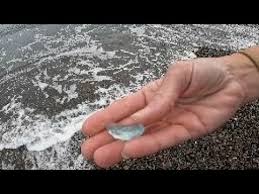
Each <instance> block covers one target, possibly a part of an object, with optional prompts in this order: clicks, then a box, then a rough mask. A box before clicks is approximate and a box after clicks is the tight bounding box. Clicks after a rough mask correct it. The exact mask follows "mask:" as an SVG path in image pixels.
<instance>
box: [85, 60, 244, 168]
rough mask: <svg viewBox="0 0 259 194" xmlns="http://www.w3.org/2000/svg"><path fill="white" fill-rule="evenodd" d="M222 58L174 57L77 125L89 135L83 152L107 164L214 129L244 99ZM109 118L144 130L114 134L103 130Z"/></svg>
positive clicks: (152, 150)
mask: <svg viewBox="0 0 259 194" xmlns="http://www.w3.org/2000/svg"><path fill="white" fill-rule="evenodd" d="M222 63H224V61H223V60H221V58H202V59H195V60H191V61H181V62H177V63H175V64H174V65H172V66H171V67H170V68H169V69H168V71H167V73H166V75H165V76H164V77H162V78H161V79H158V80H156V81H153V82H151V83H149V84H148V85H146V86H144V87H143V88H142V89H141V90H139V91H137V92H136V93H134V94H131V95H129V96H127V97H124V98H122V99H120V100H118V101H116V102H114V103H112V104H111V105H110V106H108V107H107V108H106V109H104V110H102V111H99V112H97V113H95V114H94V115H92V116H91V117H89V118H88V119H87V121H86V122H85V124H84V126H83V128H82V131H83V132H84V134H86V135H90V136H91V137H90V138H89V139H87V140H86V141H85V142H84V143H83V145H82V148H81V149H82V154H83V155H84V156H85V157H86V158H87V159H94V161H95V162H96V164H97V165H99V166H101V167H110V166H112V165H114V164H116V163H118V162H120V161H121V160H122V159H123V158H138V157H142V156H145V155H149V154H153V153H156V152H158V151H160V150H162V149H165V148H168V147H171V146H173V145H176V144H179V143H182V142H183V141H185V140H188V139H191V138H197V137H200V136H202V135H205V134H208V133H209V132H211V131H213V130H215V129H216V128H218V127H219V126H220V125H222V124H223V123H224V122H226V121H227V120H228V119H229V118H230V117H231V116H232V115H233V114H234V112H235V111H236V110H237V109H238V108H239V106H240V105H241V104H242V102H243V100H244V92H243V90H242V87H241V86H240V84H239V82H238V81H237V80H236V79H235V78H234V77H233V76H232V75H231V74H230V73H229V72H228V70H227V69H226V68H225V66H224V65H222ZM111 122H117V123H121V124H134V123H142V124H144V125H145V128H146V131H145V133H144V135H143V136H141V137H138V138H136V139H133V140H131V141H128V142H124V141H120V140H115V139H113V138H112V137H111V136H110V135H109V134H108V132H107V131H106V130H105V126H106V125H107V124H109V123H111Z"/></svg>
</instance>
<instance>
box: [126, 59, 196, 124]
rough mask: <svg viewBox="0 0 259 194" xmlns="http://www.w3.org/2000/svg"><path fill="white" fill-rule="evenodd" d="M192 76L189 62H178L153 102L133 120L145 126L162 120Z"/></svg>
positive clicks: (171, 68) (170, 69)
mask: <svg viewBox="0 0 259 194" xmlns="http://www.w3.org/2000/svg"><path fill="white" fill-rule="evenodd" d="M191 74H192V66H191V65H190V64H189V63H187V62H178V63H176V64H173V65H171V66H170V68H169V69H168V71H167V73H166V74H165V76H164V78H163V81H162V83H161V86H160V88H159V89H158V91H157V92H156V94H155V95H154V97H153V98H152V100H151V101H150V102H149V103H148V104H147V106H146V107H145V108H143V109H141V110H139V111H138V112H136V113H134V114H133V115H131V119H132V120H133V121H135V122H136V123H143V124H144V125H147V124H150V123H153V122H156V121H158V120H161V119H162V118H163V117H164V116H165V115H166V114H167V113H168V112H169V111H170V110H171V109H172V107H173V106H174V105H175V102H176V100H177V99H178V97H179V96H180V95H181V93H182V92H183V91H184V90H185V89H186V88H187V87H188V84H189V82H190V80H191Z"/></svg>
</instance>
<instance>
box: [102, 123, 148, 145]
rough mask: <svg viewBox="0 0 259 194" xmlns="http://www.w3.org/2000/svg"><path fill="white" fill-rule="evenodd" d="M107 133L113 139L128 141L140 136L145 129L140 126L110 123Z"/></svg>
mask: <svg viewBox="0 0 259 194" xmlns="http://www.w3.org/2000/svg"><path fill="white" fill-rule="evenodd" d="M106 128H107V130H108V133H109V134H110V135H111V136H112V137H113V138H114V139H119V140H123V141H129V140H131V139H133V138H136V137H139V136H141V135H142V134H143V133H144V131H145V128H144V126H143V125H142V124H134V125H120V124H115V123H112V124H110V125H108V126H107V127H106Z"/></svg>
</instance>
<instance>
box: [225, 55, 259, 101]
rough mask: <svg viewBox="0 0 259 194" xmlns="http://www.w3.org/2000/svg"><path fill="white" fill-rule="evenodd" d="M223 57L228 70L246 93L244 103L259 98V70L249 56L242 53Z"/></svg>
mask: <svg viewBox="0 0 259 194" xmlns="http://www.w3.org/2000/svg"><path fill="white" fill-rule="evenodd" d="M258 55H259V53H258ZM223 58H224V60H225V62H226V63H225V65H226V67H227V69H228V71H229V72H230V73H231V74H232V75H233V77H234V79H236V80H237V81H238V82H239V83H240V85H241V87H242V89H243V91H244V93H245V102H244V103H247V102H250V101H253V100H255V99H257V98H259V71H258V69H257V68H256V66H255V64H254V63H253V62H252V61H251V60H250V59H249V58H248V57H247V56H245V55H243V54H240V53H234V54H232V55H229V56H225V57H223Z"/></svg>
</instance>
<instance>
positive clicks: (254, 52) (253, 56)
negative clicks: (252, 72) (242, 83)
mask: <svg viewBox="0 0 259 194" xmlns="http://www.w3.org/2000/svg"><path fill="white" fill-rule="evenodd" d="M238 53H240V54H243V55H245V56H246V57H247V58H249V59H250V60H251V61H252V62H253V64H254V65H255V66H256V68H257V70H258V71H259V47H251V48H247V49H242V50H240V51H239V52H238Z"/></svg>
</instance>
